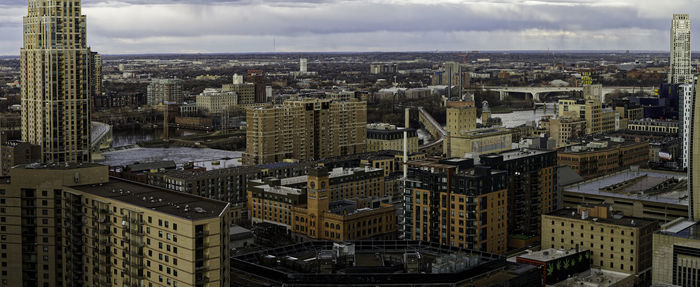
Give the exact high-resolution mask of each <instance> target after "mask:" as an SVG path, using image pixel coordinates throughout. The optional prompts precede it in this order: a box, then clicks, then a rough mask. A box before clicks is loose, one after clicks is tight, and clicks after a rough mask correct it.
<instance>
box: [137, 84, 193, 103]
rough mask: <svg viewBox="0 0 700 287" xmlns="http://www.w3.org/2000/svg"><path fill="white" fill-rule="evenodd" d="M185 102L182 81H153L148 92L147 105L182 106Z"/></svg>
mask: <svg viewBox="0 0 700 287" xmlns="http://www.w3.org/2000/svg"><path fill="white" fill-rule="evenodd" d="M184 100H185V96H184V92H183V90H182V80H180V79H153V80H151V83H150V84H149V85H148V88H147V90H146V103H147V104H148V105H151V106H157V105H160V104H165V103H177V104H182V103H183V102H184Z"/></svg>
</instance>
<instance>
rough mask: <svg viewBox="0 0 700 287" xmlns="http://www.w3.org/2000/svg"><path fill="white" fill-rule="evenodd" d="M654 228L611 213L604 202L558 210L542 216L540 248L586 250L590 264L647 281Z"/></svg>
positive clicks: (639, 219)
mask: <svg viewBox="0 0 700 287" xmlns="http://www.w3.org/2000/svg"><path fill="white" fill-rule="evenodd" d="M658 228H659V224H658V223H657V222H656V221H652V220H646V219H641V218H634V217H621V216H618V215H614V214H612V212H611V211H610V210H609V207H608V206H605V205H601V206H584V207H579V208H578V209H569V208H567V209H560V210H557V211H554V212H551V213H548V214H545V215H542V248H562V249H576V248H582V249H588V250H590V251H591V265H593V266H597V267H600V268H602V269H606V270H610V271H616V272H622V273H627V274H636V275H637V276H638V277H640V278H641V279H642V280H648V279H649V277H650V276H651V266H652V234H653V233H654V232H655V231H656V230H658Z"/></svg>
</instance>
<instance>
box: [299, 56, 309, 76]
mask: <svg viewBox="0 0 700 287" xmlns="http://www.w3.org/2000/svg"><path fill="white" fill-rule="evenodd" d="M307 62H308V61H307V60H306V58H301V59H299V72H302V73H306V72H307V69H306V64H307Z"/></svg>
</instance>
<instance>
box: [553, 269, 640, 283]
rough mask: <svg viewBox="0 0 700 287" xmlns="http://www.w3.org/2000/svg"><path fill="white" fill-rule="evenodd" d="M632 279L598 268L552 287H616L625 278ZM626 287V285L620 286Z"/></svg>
mask: <svg viewBox="0 0 700 287" xmlns="http://www.w3.org/2000/svg"><path fill="white" fill-rule="evenodd" d="M630 277H634V275H631V274H625V273H621V272H615V271H608V270H604V269H600V268H591V269H588V270H587V271H586V272H583V273H580V274H576V275H575V276H573V277H571V278H569V279H566V280H564V281H561V282H559V283H557V284H554V285H552V286H555V287H580V286H590V287H610V286H618V285H617V284H618V283H619V282H620V281H622V280H625V279H627V278H630ZM629 280H630V284H631V283H633V282H634V279H632V278H630V279H629ZM621 286H628V285H621Z"/></svg>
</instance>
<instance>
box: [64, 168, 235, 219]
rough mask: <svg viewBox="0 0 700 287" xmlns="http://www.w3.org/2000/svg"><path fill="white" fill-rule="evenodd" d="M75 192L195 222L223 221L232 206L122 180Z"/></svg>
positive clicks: (89, 186) (114, 179) (115, 179)
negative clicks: (216, 219)
mask: <svg viewBox="0 0 700 287" xmlns="http://www.w3.org/2000/svg"><path fill="white" fill-rule="evenodd" d="M72 188H73V189H76V190H79V191H82V192H85V193H89V194H93V195H97V196H100V197H104V198H109V199H113V200H118V201H121V202H124V203H128V204H132V205H135V206H139V207H142V208H147V209H151V210H154V211H158V212H162V213H166V214H169V215H172V216H177V217H181V218H187V219H192V220H197V219H205V218H212V217H219V216H220V215H221V213H222V212H223V211H224V210H225V209H226V206H228V204H229V203H227V202H224V201H218V200H213V199H208V198H204V197H201V196H196V195H191V194H188V193H182V192H177V191H172V190H168V189H163V188H158V187H154V186H150V185H145V184H140V183H135V182H131V181H126V180H123V179H118V178H110V180H109V182H107V183H102V184H91V185H81V186H75V187H72Z"/></svg>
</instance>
